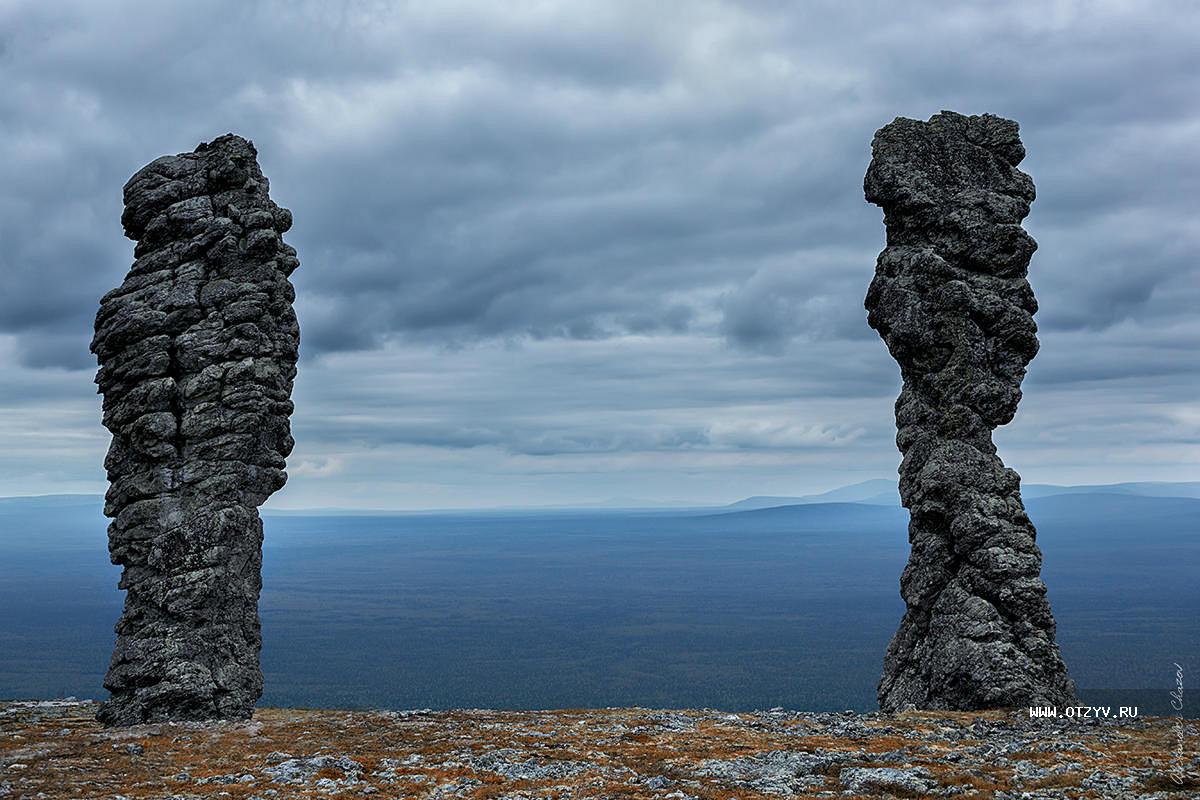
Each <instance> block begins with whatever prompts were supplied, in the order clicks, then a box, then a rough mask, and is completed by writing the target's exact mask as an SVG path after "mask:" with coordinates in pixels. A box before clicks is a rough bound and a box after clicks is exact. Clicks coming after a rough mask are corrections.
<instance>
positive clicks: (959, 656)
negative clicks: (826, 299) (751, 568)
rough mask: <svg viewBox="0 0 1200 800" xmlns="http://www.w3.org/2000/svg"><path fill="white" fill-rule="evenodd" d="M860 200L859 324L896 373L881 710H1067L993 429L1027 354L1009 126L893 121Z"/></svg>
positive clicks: (1029, 537) (1018, 183)
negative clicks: (872, 216) (872, 229)
mask: <svg viewBox="0 0 1200 800" xmlns="http://www.w3.org/2000/svg"><path fill="white" fill-rule="evenodd" d="M871 150H872V160H871V165H870V167H869V168H868V170H867V175H866V180H865V182H864V188H865V190H866V197H867V200H869V201H870V202H872V203H875V204H876V205H878V206H880V207H882V208H883V211H884V222H885V224H886V226H887V247H886V249H885V250H884V251H883V252H882V253H880V254H879V259H878V262H877V264H876V268H875V278H874V280H873V281H872V283H871V286H870V289H869V291H868V293H867V298H866V307H867V310H868V312H869V313H868V322H869V324H870V325H871V327H872V328H874V329H875V330H876V331H877V332H878V333H879V335H880V336H881V337H883V340H884V342H885V343H886V344H887V348H888V351H889V352H890V353H891V355H892V357H893V358H895V359H896V361H897V362H898V363H899V365H900V374H901V377H902V379H903V389H902V390H901V392H900V397H899V399H898V400H897V401H896V427H897V435H896V444H897V446H898V447H899V448H900V451H901V453H902V454H903V460H902V462H901V465H900V497H901V500H902V501H903V503H904V505H905V507H907V508H908V509H909V511H910V513H911V522H910V524H909V541H910V542H911V543H912V555H911V557H910V559H909V562H908V565H907V567H906V568H905V570H904V573H903V576H902V577H901V580H900V592H901V595H902V596H903V597H904V601H905V603H906V604H907V612H906V613H905V615H904V619H903V621H902V622H901V623H900V628H899V630H898V631H897V632H896V635H895V636H894V637H893V639H892V641H891V644H890V645H889V647H888V651H887V656H886V659H885V661H884V670H883V677H882V680H881V681H880V684H879V703H880V706H881V707H882V708H883V709H884V710H896V709H899V708H903V707H904V706H905V705H906V704H909V703H912V704H914V705H915V706H917V707H918V708H927V709H983V708H997V707H1013V706H1029V705H1067V704H1069V703H1070V702H1071V701H1072V700H1073V698H1074V696H1075V687H1074V684H1073V682H1072V681H1071V680H1070V678H1069V677H1068V675H1067V669H1066V666H1065V665H1064V664H1063V661H1062V658H1061V656H1060V655H1059V650H1058V645H1057V644H1056V642H1055V626H1054V617H1053V616H1052V615H1051V613H1050V604H1049V602H1048V601H1047V599H1046V586H1045V584H1044V583H1043V582H1042V579H1041V574H1040V573H1041V566H1042V554H1041V551H1040V550H1039V549H1038V546H1037V544H1036V543H1035V537H1036V531H1035V530H1034V526H1033V524H1032V523H1031V522H1030V520H1029V517H1028V516H1027V515H1026V513H1025V508H1024V506H1023V505H1022V503H1021V493H1020V476H1018V475H1017V473H1016V472H1014V471H1013V470H1011V469H1009V468H1007V467H1005V466H1004V464H1003V462H1001V460H1000V458H999V457H998V456H997V455H996V446H995V445H994V444H993V443H992V431H993V430H994V429H995V428H996V427H997V426H999V425H1004V424H1007V423H1008V422H1009V421H1011V420H1012V418H1013V415H1014V414H1015V413H1016V410H1017V403H1018V402H1019V401H1020V399H1021V381H1022V379H1023V378H1024V377H1025V368H1026V366H1027V365H1028V364H1029V362H1030V360H1031V359H1032V358H1033V357H1034V355H1035V354H1036V353H1037V351H1038V340H1037V335H1036V334H1037V326H1036V325H1035V324H1034V321H1033V314H1034V312H1036V311H1037V302H1036V301H1035V300H1034V296H1033V290H1032V289H1031V288H1030V285H1029V282H1028V281H1027V280H1026V275H1027V274H1028V268H1029V260H1030V257H1031V256H1032V255H1033V252H1034V250H1035V249H1036V248H1037V244H1036V243H1035V242H1034V240H1033V238H1032V237H1030V236H1029V234H1028V233H1026V232H1025V230H1024V229H1023V228H1022V227H1021V221H1022V220H1023V219H1024V218H1025V216H1026V215H1027V214H1028V213H1029V207H1030V204H1031V203H1032V202H1033V199H1034V187H1033V181H1032V180H1031V179H1030V177H1029V176H1028V175H1026V174H1025V173H1024V172H1022V171H1021V170H1019V169H1018V168H1017V165H1018V164H1019V163H1021V160H1022V158H1024V155H1025V149H1024V146H1023V145H1022V144H1021V140H1020V137H1019V135H1018V127H1017V123H1015V122H1013V121H1011V120H1007V119H1002V118H1000V117H995V116H992V115H989V114H984V115H982V116H972V117H968V116H963V115H961V114H955V113H953V112H948V111H943V112H942V113H940V114H937V115H935V116H933V117H931V118H930V119H929V121H928V122H921V121H918V120H911V119H904V118H898V119H896V120H895V121H894V122H892V123H891V124H889V125H886V126H884V127H883V128H881V129H880V130H879V131H878V132H877V133H876V134H875V139H874V141H873V142H872V143H871Z"/></svg>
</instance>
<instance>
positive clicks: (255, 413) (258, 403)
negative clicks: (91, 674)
mask: <svg viewBox="0 0 1200 800" xmlns="http://www.w3.org/2000/svg"><path fill="white" fill-rule="evenodd" d="M256 158H257V153H256V151H255V149H254V146H253V144H251V143H250V142H248V141H247V140H245V139H242V138H240V137H238V136H234V135H232V134H231V135H226V136H222V137H220V138H218V139H216V140H214V141H212V142H210V143H208V144H202V145H200V146H199V147H197V148H196V150H195V151H194V152H192V153H184V154H181V155H177V156H164V157H162V158H159V159H157V160H155V161H153V162H151V163H150V164H148V165H147V166H146V167H144V168H143V169H141V170H140V171H138V172H137V174H135V175H134V176H133V177H132V178H131V179H130V180H129V182H128V183H127V184H126V185H125V192H124V200H125V210H124V213H123V214H122V218H121V221H122V223H123V225H124V228H125V235H126V236H128V237H129V238H131V239H133V240H135V241H136V242H137V244H136V246H135V248H134V258H135V261H134V263H133V266H132V267H131V268H130V270H129V273H128V275H127V276H126V278H125V281H124V282H123V283H122V284H121V286H119V287H118V288H116V289H114V290H113V291H111V292H109V293H108V294H107V295H105V296H104V298H103V299H102V300H101V301H100V310H99V312H98V313H97V315H96V335H95V338H94V339H93V341H92V352H94V353H95V354H96V356H97V358H98V360H99V362H100V370H99V372H98V373H97V375H96V383H97V384H98V385H99V387H100V392H101V393H102V394H103V395H104V404H103V408H104V425H105V427H107V428H108V429H109V431H111V432H112V434H113V439H112V444H111V446H110V447H109V451H108V455H107V457H106V458H105V469H106V470H107V472H108V479H109V482H110V487H109V490H108V493H107V495H106V504H105V514H106V515H108V516H110V517H112V518H113V521H112V523H111V524H110V525H109V529H108V536H109V552H110V555H111V557H112V561H113V563H114V564H118V565H121V566H122V567H123V568H124V569H123V571H122V576H121V583H120V586H121V588H122V589H124V590H125V591H126V597H125V608H124V612H123V613H122V616H121V619H120V620H119V621H118V623H117V626H116V633H117V641H116V646H115V648H114V651H113V656H112V661H111V663H110V666H109V670H108V673H107V675H106V676H105V681H104V685H105V688H107V689H108V690H109V691H110V692H111V695H112V696H111V699H110V700H109V701H108V702H107V703H105V704H104V705H103V706H102V708H101V710H100V712H99V717H100V719H101V720H102V721H103V722H105V723H106V724H113V725H123V724H135V723H140V722H147V721H154V720H167V719H172V720H183V719H214V718H245V717H248V716H249V715H250V713H251V711H252V709H253V706H254V703H255V701H256V700H257V699H258V698H259V696H260V695H261V694H262V673H261V670H260V669H259V663H258V655H259V650H260V649H261V644H262V639H261V635H260V631H259V620H258V596H259V591H260V589H261V587H262V577H261V568H262V536H263V534H262V520H261V518H260V517H259V515H258V511H257V508H258V506H259V505H261V504H262V503H263V502H264V501H265V500H266V499H267V497H269V496H270V495H271V494H272V493H273V492H275V491H277V490H278V489H280V488H281V487H282V486H283V485H284V482H285V481H286V480H287V475H286V474H285V473H284V471H283V470H284V467H285V459H286V457H287V455H288V454H289V453H290V452H291V449H292V437H291V434H290V427H289V421H288V420H289V416H290V414H291V412H292V403H291V399H290V398H291V391H292V382H293V379H294V378H295V375H296V360H297V348H298V346H299V335H300V334H299V327H298V325H297V323H296V316H295V314H294V313H293V310H292V302H293V300H294V299H295V293H294V291H293V289H292V286H291V283H290V282H289V280H288V276H289V275H290V274H291V273H292V271H293V270H295V269H296V267H297V266H299V261H298V260H297V258H296V251H295V250H294V249H293V248H292V247H290V246H289V245H287V244H284V242H283V240H282V239H281V238H280V237H281V235H282V234H283V233H285V232H286V231H287V230H288V229H290V228H291V224H292V218H291V213H290V212H289V211H288V210H287V209H284V208H280V207H279V206H277V205H275V204H274V203H273V202H272V201H271V199H270V196H269V184H268V181H267V179H266V178H265V177H264V176H263V174H262V171H261V170H260V169H259V166H258V163H257V160H256Z"/></svg>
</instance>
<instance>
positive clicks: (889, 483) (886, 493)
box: [724, 478, 1200, 511]
mask: <svg viewBox="0 0 1200 800" xmlns="http://www.w3.org/2000/svg"><path fill="white" fill-rule="evenodd" d="M1059 494H1123V495H1135V496H1140V497H1187V498H1192V499H1200V481H1174V482H1172V481H1129V482H1125V483H1106V484H1078V485H1065V486H1064V485H1058V484H1053V483H1027V484H1024V485H1023V486H1022V487H1021V496H1022V497H1023V498H1024V499H1026V500H1029V499H1033V498H1037V497H1050V496H1053V495H1059ZM813 503H864V504H866V505H880V506H887V505H899V504H900V491H899V490H898V489H897V488H896V482H895V481H893V480H888V479H886V478H875V479H873V480H869V481H862V482H861V483H854V484H851V485H849V486H843V487H841V488H838V489H833V490H831V491H828V492H822V493H821V494H806V495H799V496H796V497H788V496H779V495H756V496H754V497H747V498H746V499H744V500H738V501H737V502H736V503H730V504H729V505H727V506H724V508H726V509H728V510H730V511H752V510H754V509H759V508H773V507H776V506H799V505H811V504H813Z"/></svg>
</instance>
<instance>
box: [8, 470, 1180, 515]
mask: <svg viewBox="0 0 1200 800" xmlns="http://www.w3.org/2000/svg"><path fill="white" fill-rule="evenodd" d="M1068 494H1107V495H1114V494H1115V495H1132V496H1139V497H1184V498H1191V499H1200V481H1127V482H1123V483H1107V484H1074V485H1059V484H1053V483H1027V484H1024V485H1023V486H1022V487H1021V496H1022V497H1023V498H1024V499H1026V500H1031V499H1034V498H1039V497H1050V496H1053V495H1068ZM103 503H104V497H103V496H102V495H98V494H43V495H17V496H12V497H0V513H5V512H18V511H32V510H36V509H39V508H70V507H73V508H82V507H86V506H93V505H102V504H103ZM628 503H629V504H628V505H622V504H621V503H620V502H618V501H608V502H605V503H598V504H588V503H581V504H579V505H575V506H571V505H554V506H512V507H505V508H488V509H484V508H465V509H454V508H449V509H420V510H416V509H407V510H387V509H356V508H297V509H275V508H270V507H266V508H264V509H263V513H264V514H267V515H286V516H295V515H311V514H319V515H330V516H337V515H353V516H357V515H364V514H365V515H380V514H382V515H388V514H397V513H426V512H455V513H457V512H464V513H495V512H509V511H512V512H528V511H540V512H547V513H553V512H567V511H577V510H578V511H604V510H608V511H631V510H639V511H646V512H654V513H671V512H687V511H689V510H690V511H714V510H716V511H753V510H755V509H761V508H776V507H779V506H798V505H813V504H817V503H859V504H863V505H871V506H898V505H900V492H899V490H898V489H897V488H896V481H895V480H891V479H888V478H872V479H871V480H866V481H860V482H859V483H852V484H849V485H847V486H841V487H839V488H837V489H831V490H829V491H827V492H820V493H818V494H806V495H795V496H791V495H754V496H752V497H747V498H744V499H742V500H738V501H736V502H733V503H729V504H727V505H716V506H713V505H704V504H696V505H689V504H686V503H682V502H679V503H669V504H657V503H651V502H650V501H641V500H638V501H635V500H630V501H628Z"/></svg>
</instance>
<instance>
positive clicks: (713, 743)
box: [0, 700, 1200, 800]
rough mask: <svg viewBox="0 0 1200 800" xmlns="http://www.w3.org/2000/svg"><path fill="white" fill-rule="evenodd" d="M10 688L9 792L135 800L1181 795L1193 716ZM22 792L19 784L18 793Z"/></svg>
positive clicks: (1198, 786) (1168, 798)
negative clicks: (430, 703)
mask: <svg viewBox="0 0 1200 800" xmlns="http://www.w3.org/2000/svg"><path fill="white" fill-rule="evenodd" d="M93 713H94V711H93V705H92V704H91V703H88V702H78V701H74V702H72V701H66V700H58V701H42V702H36V701H35V702H24V703H4V702H0V797H2V798H13V800H17V798H60V797H61V798H83V797H86V798H120V797H124V798H126V800H135V799H136V800H143V799H147V798H157V799H158V800H168V799H170V800H201V799H202V798H230V800H288V798H310V799H311V798H345V799H347V800H349V798H364V797H366V798H378V799H379V800H399V799H400V798H404V799H405V800H409V798H413V799H415V798H427V799H428V800H450V799H451V798H461V799H462V800H488V798H491V799H492V800H552V799H553V800H571V798H607V799H609V800H650V799H651V798H664V800H672V799H673V800H689V799H690V800H776V799H777V798H782V797H802V798H830V799H831V800H852V799H853V798H876V797H878V798H937V797H953V798H973V799H974V800H1034V799H1035V798H1036V799H1037V800H1079V799H1080V798H1092V799H1093V800H1100V799H1102V800H1123V799H1125V798H1128V799H1130V800H1132V799H1133V798H1137V800H1181V799H1182V798H1185V797H1197V796H1200V795H1198V794H1197V792H1198V791H1200V777H1197V775H1196V773H1197V770H1200V755H1197V749H1196V747H1197V745H1198V744H1200V738H1198V737H1200V729H1198V728H1197V724H1196V721H1195V720H1180V719H1175V718H1163V717H1158V718H1144V717H1139V718H1137V719H1124V720H1115V719H1096V718H1087V719H1080V718H1074V719H1066V718H1058V719H1040V718H1039V719H1030V718H1029V716H1028V712H1024V711H1017V712H1013V711H976V712H953V711H921V712H903V713H899V714H882V713H878V712H876V713H872V714H861V715H860V714H855V713H853V712H849V713H812V712H797V711H790V710H784V709H773V710H771V711H758V712H750V713H736V714H733V713H728V712H723V711H714V710H695V709H692V710H686V709H685V710H677V711H654V710H650V709H644V708H608V709H596V710H591V711H588V710H575V711H566V710H564V711H484V710H456V711H335V710H321V711H316V710H299V709H275V708H267V709H258V710H257V711H256V712H255V714H254V720H253V721H251V722H247V721H236V722H234V721H224V722H204V723H199V722H190V723H189V722H185V723H153V724H148V725H137V726H133V727H129V728H120V729H107V730H106V729H103V728H101V727H100V726H99V725H97V724H96V722H95V721H94V720H93V719H92V715H93ZM6 791H7V794H6Z"/></svg>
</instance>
